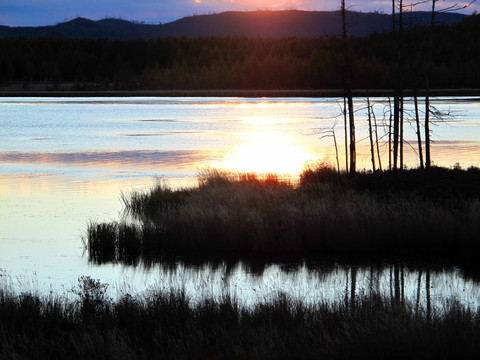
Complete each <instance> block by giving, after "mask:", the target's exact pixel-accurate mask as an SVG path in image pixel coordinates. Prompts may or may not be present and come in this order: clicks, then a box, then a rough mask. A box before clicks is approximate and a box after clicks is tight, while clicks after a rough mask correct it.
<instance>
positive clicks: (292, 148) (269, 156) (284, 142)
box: [219, 133, 319, 175]
mask: <svg viewBox="0 0 480 360" xmlns="http://www.w3.org/2000/svg"><path fill="white" fill-rule="evenodd" d="M318 159H319V156H318V154H313V153H312V152H311V151H309V150H308V148H305V147H303V146H300V145H296V144H293V143H291V139H289V138H288V137H287V136H284V135H282V134H272V133H268V134H267V133H257V134H251V133H250V134H248V135H247V136H246V138H244V139H243V141H242V142H241V143H240V144H239V145H238V146H237V147H235V148H234V149H233V150H232V151H231V152H229V153H228V154H227V155H226V156H225V157H224V159H223V160H222V161H221V163H220V164H219V165H220V167H221V168H223V169H226V170H231V171H238V172H255V173H259V174H262V173H275V174H292V175H295V174H298V173H300V172H301V171H302V170H303V168H304V167H305V165H306V164H307V163H309V162H312V161H316V160H318Z"/></svg>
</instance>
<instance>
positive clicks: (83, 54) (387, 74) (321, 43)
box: [0, 15, 480, 90]
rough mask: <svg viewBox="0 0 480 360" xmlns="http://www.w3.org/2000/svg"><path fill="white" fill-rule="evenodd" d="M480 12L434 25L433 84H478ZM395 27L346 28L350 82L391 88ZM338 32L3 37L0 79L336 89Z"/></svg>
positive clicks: (417, 59)
mask: <svg viewBox="0 0 480 360" xmlns="http://www.w3.org/2000/svg"><path fill="white" fill-rule="evenodd" d="M479 31H480V16H478V15H474V16H470V17H468V18H466V19H464V20H463V21H461V22H460V23H457V24H454V25H450V26H441V25H440V26H438V27H437V28H436V31H435V37H436V39H437V41H436V43H435V46H434V48H433V54H432V59H433V63H432V64H431V69H430V72H431V88H449V89H452V88H475V87H478V84H479V83H480V68H479V67H478V64H479V63H480V39H479V37H478V36H477V34H478V33H479ZM427 35H428V31H427V28H425V27H413V28H410V29H406V30H404V31H403V44H404V45H403V46H404V48H403V54H404V59H403V63H402V66H403V73H404V78H403V88H405V89H422V88H424V86H425V85H424V76H423V74H424V72H425V65H424V63H425V61H424V59H425V49H426V48H427V45H428V36H427ZM394 36H395V35H394V34H392V33H388V32H384V33H381V34H372V35H370V36H367V37H350V38H349V47H350V49H349V51H350V63H351V64H350V65H351V74H352V76H351V86H352V88H357V89H391V88H392V84H393V82H394V79H393V75H392V74H393V73H394V71H392V68H393V67H394V66H395V61H394V59H393V56H392V54H395V41H394ZM342 46H343V42H342V38H341V37H320V38H260V37H254V38H252V37H176V38H157V39H150V40H145V39H137V40H108V39H58V38H29V39H27V38H2V39H0V48H1V49H2V51H1V52H0V83H1V84H3V85H4V86H5V85H8V84H9V83H13V82H17V83H18V82H23V84H24V86H25V88H28V86H29V84H31V83H38V82H40V83H44V84H46V85H48V86H51V87H52V88H55V87H56V86H57V85H59V84H61V83H74V84H75V86H76V87H77V88H78V89H82V88H84V89H87V88H88V89H92V88H94V89H99V90H108V89H129V90H135V89H187V90H188V89H341V88H343V85H344V84H343V77H342V72H343V65H344V51H343V47H342Z"/></svg>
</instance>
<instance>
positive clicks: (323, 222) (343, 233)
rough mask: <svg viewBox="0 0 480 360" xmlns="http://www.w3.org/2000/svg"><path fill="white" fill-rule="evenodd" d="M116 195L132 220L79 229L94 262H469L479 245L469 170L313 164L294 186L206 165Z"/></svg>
mask: <svg viewBox="0 0 480 360" xmlns="http://www.w3.org/2000/svg"><path fill="white" fill-rule="evenodd" d="M124 202H125V206H126V212H127V213H129V214H131V215H133V217H134V218H135V219H136V221H133V222H128V221H123V222H121V223H110V224H96V223H91V224H90V225H89V227H88V230H87V233H88V248H89V254H90V255H91V256H92V255H93V256H94V259H97V260H98V261H112V259H114V260H117V261H124V260H125V259H127V258H128V259H130V260H131V259H134V258H137V257H140V258H145V259H155V258H161V257H162V256H164V255H165V254H172V253H174V254H180V255H181V254H195V255H217V256H239V257H244V258H254V257H261V258H268V257H275V256H285V255H289V256H295V257H304V256H314V257H323V258H332V257H334V258H342V257H354V258H355V257H358V258H367V259H368V258H369V259H378V258H390V259H391V258H399V257H400V258H414V259H419V258H420V259H423V260H435V259H447V260H453V261H460V262H476V257H475V256H476V255H475V253H476V251H477V250H478V249H479V244H478V242H479V240H478V239H480V171H479V170H478V169H469V170H461V169H440V168H433V169H431V170H429V171H425V170H424V171H421V170H410V171H399V172H396V173H393V172H382V173H359V174H357V175H356V176H354V177H351V176H348V175H346V174H339V173H337V172H336V171H335V170H334V169H331V168H328V167H325V166H321V167H318V168H314V169H306V170H305V171H304V172H303V173H302V174H301V177H300V181H299V183H298V184H293V183H291V182H288V181H284V180H281V179H279V178H278V177H277V176H275V175H269V176H265V177H260V176H258V175H256V174H232V173H223V172H220V171H216V170H210V171H208V172H206V173H203V174H200V176H199V186H198V187H196V188H190V189H181V190H171V189H169V188H167V187H165V186H164V185H163V184H158V185H157V186H155V187H154V188H152V190H151V191H150V192H144V193H139V192H136V193H133V194H132V195H131V197H130V198H127V197H126V196H124ZM91 259H92V257H91Z"/></svg>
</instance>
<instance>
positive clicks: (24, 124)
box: [0, 97, 480, 306]
mask: <svg viewBox="0 0 480 360" xmlns="http://www.w3.org/2000/svg"><path fill="white" fill-rule="evenodd" d="M370 101H371V103H372V104H373V110H374V114H375V119H376V122H377V133H378V138H379V150H380V153H381V160H382V166H383V168H386V167H388V145H387V143H386V140H387V139H388V134H387V132H388V123H389V101H388V99H382V98H373V99H371V100H370ZM432 104H433V106H434V114H435V115H438V116H436V117H434V124H433V125H432V127H431V129H432V135H431V139H432V141H433V143H432V160H433V162H434V163H435V164H436V165H440V166H446V167H452V166H453V165H454V164H458V165H460V166H462V167H469V166H477V167H478V166H480V98H478V97H474V98H448V97H445V98H435V99H433V101H432ZM342 105H343V101H342V100H341V99H335V98H321V99H317V98H0V278H1V280H2V281H1V283H2V284H3V285H2V286H4V287H11V288H14V289H16V291H38V292H40V293H45V292H49V291H53V292H62V293H64V292H68V290H69V289H71V288H72V286H75V285H76V284H77V279H78V278H79V277H80V276H81V275H89V276H91V277H93V278H96V279H100V280H101V281H102V282H107V283H109V284H110V289H111V291H113V292H117V293H121V292H124V291H130V292H140V291H144V290H145V289H148V288H149V287H152V286H157V287H165V288H167V289H169V288H170V287H181V286H185V288H186V289H188V291H189V292H190V294H192V296H209V294H210V295H211V294H214V296H220V295H221V293H222V291H230V292H233V293H235V294H237V295H238V296H239V297H241V298H242V299H244V301H245V302H246V303H250V302H254V301H256V300H261V299H262V298H265V297H268V296H270V295H272V294H275V293H277V292H278V291H286V292H288V293H290V294H293V295H295V296H297V297H299V298H301V299H305V300H306V301H315V300H318V299H319V298H323V297H324V298H327V299H332V300H335V299H336V298H338V297H340V298H341V297H342V296H345V292H346V288H348V283H349V276H350V280H351V271H352V267H351V266H347V265H338V264H333V265H332V264H330V265H328V266H324V265H322V264H317V265H315V266H311V265H309V264H308V263H300V264H266V265H265V266H264V267H262V269H261V271H258V269H257V270H254V269H252V268H250V267H249V266H247V265H246V264H241V263H240V264H235V265H233V267H232V266H230V265H229V264H228V263H220V264H217V265H216V266H213V265H212V264H210V265H209V264H201V265H191V264H187V263H184V262H182V261H181V259H179V260H178V262H177V263H176V264H173V265H172V264H158V265H155V266H152V267H141V266H139V267H126V266H122V265H119V264H105V265H94V264H90V263H89V262H88V259H87V256H86V254H85V253H84V246H83V243H82V236H84V235H85V231H86V228H87V224H88V222H89V221H112V220H118V219H119V218H120V216H121V213H122V203H121V200H120V194H121V193H122V192H123V193H127V194H128V193H129V192H131V191H132V190H134V189H137V190H138V189H140V190H141V189H148V188H149V187H151V186H152V185H153V184H154V183H155V181H157V180H156V178H161V179H162V181H165V182H166V183H167V184H169V185H170V186H172V187H182V186H192V185H195V184H196V175H197V174H198V173H199V172H201V171H202V169H204V168H208V167H213V168H220V169H228V170H233V171H242V172H243V171H256V172H276V173H281V174H283V176H286V177H289V178H291V179H292V181H295V179H296V176H297V175H298V172H299V171H301V169H302V168H303V167H304V166H305V165H306V164H307V163H310V164H314V163H316V162H326V163H329V164H331V165H333V166H336V165H337V163H336V151H335V146H334V140H336V141H337V145H338V153H339V154H338V155H339V159H338V162H339V164H340V167H342V168H343V167H344V163H345V160H344V159H345V157H344V148H343V143H344V128H343V121H344V120H343V114H342ZM420 105H421V106H423V103H421V104H420ZM405 107H406V110H407V111H406V114H407V115H406V118H405V130H404V134H405V135H404V137H405V141H406V143H405V146H404V148H405V156H404V158H405V165H406V166H408V167H417V166H418V156H417V153H416V151H417V142H416V141H417V140H416V139H417V138H416V127H415V123H414V122H413V120H412V118H413V102H412V101H410V100H409V101H407V102H406V104H405ZM355 109H356V119H357V122H356V129H357V141H358V150H357V163H358V167H359V168H360V169H363V168H365V169H371V160H370V147H369V146H370V140H369V132H368V129H369V128H368V121H367V118H368V115H367V107H366V99H360V98H359V99H356V100H355ZM421 117H423V113H422V114H421ZM422 131H423V130H422ZM333 135H335V138H334V137H333ZM422 138H423V139H424V134H423V133H422ZM376 161H377V166H378V159H376ZM354 269H356V270H355V274H356V276H355V278H356V282H357V283H358V284H357V286H356V291H357V292H358V293H359V294H361V293H362V292H363V293H367V292H369V291H372V289H373V288H375V289H377V290H378V291H381V292H384V293H386V294H388V293H389V291H390V290H391V286H390V285H391V276H390V275H391V266H390V265H389V264H384V265H382V266H379V267H377V268H375V269H373V270H372V269H371V268H369V267H368V266H367V267H360V268H358V269H357V268H356V267H354ZM425 271H426V270H425V269H412V268H405V269H404V271H403V277H402V278H403V279H404V282H405V296H406V297H407V298H408V299H411V300H412V301H413V300H414V299H416V298H417V297H418V299H423V298H424V297H423V295H422V296H420V297H419V289H424V286H425V284H424V281H425V276H426V272H425ZM389 281H390V282H389ZM419 283H421V284H422V285H421V286H420V287H419V285H418V284H419ZM430 283H431V286H432V289H431V296H432V298H433V299H436V301H437V303H438V306H441V302H442V301H443V300H444V299H447V298H451V297H454V298H457V299H460V300H461V301H462V302H463V303H465V304H468V305H471V306H478V299H480V296H479V291H480V290H479V287H478V286H477V284H476V283H475V282H474V281H472V280H471V279H469V278H467V277H465V276H464V275H463V273H462V271H460V270H459V269H456V268H451V267H450V268H436V269H432V270H431V282H430ZM389 284H390V285H389ZM377 290H376V291H377ZM202 294H203V295H202ZM415 301H416V300H415Z"/></svg>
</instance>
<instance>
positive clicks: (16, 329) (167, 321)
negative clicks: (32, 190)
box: [0, 277, 480, 359]
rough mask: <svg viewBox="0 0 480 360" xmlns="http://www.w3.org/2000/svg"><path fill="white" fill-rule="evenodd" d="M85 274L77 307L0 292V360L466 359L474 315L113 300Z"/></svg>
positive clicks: (378, 305) (474, 334)
mask: <svg viewBox="0 0 480 360" xmlns="http://www.w3.org/2000/svg"><path fill="white" fill-rule="evenodd" d="M106 286H107V285H105V284H102V283H100V282H99V281H98V280H94V279H91V278H88V277H82V278H80V279H79V285H78V288H76V289H72V291H73V292H74V293H75V294H76V295H77V298H76V300H73V299H70V300H68V299H67V298H65V297H61V296H57V297H56V296H53V295H51V296H46V297H39V296H37V295H35V294H20V295H19V294H14V293H11V292H6V291H3V290H0V358H1V359H13V358H15V359H32V358H36V359H59V358H60V359H61V358H70V359H86V358H88V359H110V358H112V359H133V358H138V359H153V358H169V359H216V358H218V359H220V358H228V359H313V358H328V359H352V358H356V359H377V358H378V359H380V358H381V359H386V358H388V359H404V358H415V359H417V358H422V359H452V358H455V359H474V358H476V356H478V352H479V351H480V343H479V342H478V338H479V336H480V312H479V311H478V310H472V309H466V308H463V307H461V306H459V305H458V304H457V303H455V302H454V301H452V302H450V303H448V304H446V305H445V309H444V311H442V312H441V313H435V312H433V313H430V312H427V311H425V310H424V309H418V307H415V305H414V304H409V303H406V302H403V301H397V300H392V299H390V300H387V299H383V298H382V297H381V296H376V295H372V296H369V297H356V298H346V299H345V300H344V301H339V302H338V303H336V304H326V303H317V304H314V305H305V304H303V303H302V302H300V301H297V300H292V299H290V298H288V297H287V296H286V295H284V294H282V293H279V294H277V295H276V296H274V297H272V298H270V299H265V301H264V302H262V303H259V304H257V305H256V306H254V307H253V308H245V307H243V306H241V304H239V303H238V302H237V300H236V299H234V298H232V297H230V296H229V295H228V294H226V295H225V296H224V298H223V299H222V300H221V301H219V302H217V301H213V300H208V299H207V300H204V301H203V302H201V303H200V304H198V305H196V306H191V302H190V300H191V299H189V298H188V297H186V296H185V293H184V292H182V291H173V290H172V291H170V292H168V291H167V292H160V291H155V290H152V291H150V292H149V293H146V294H144V295H141V296H140V295H139V296H136V297H132V296H130V295H125V296H123V297H122V298H120V299H119V300H116V301H113V300H111V299H109V298H108V297H107V295H106Z"/></svg>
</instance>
